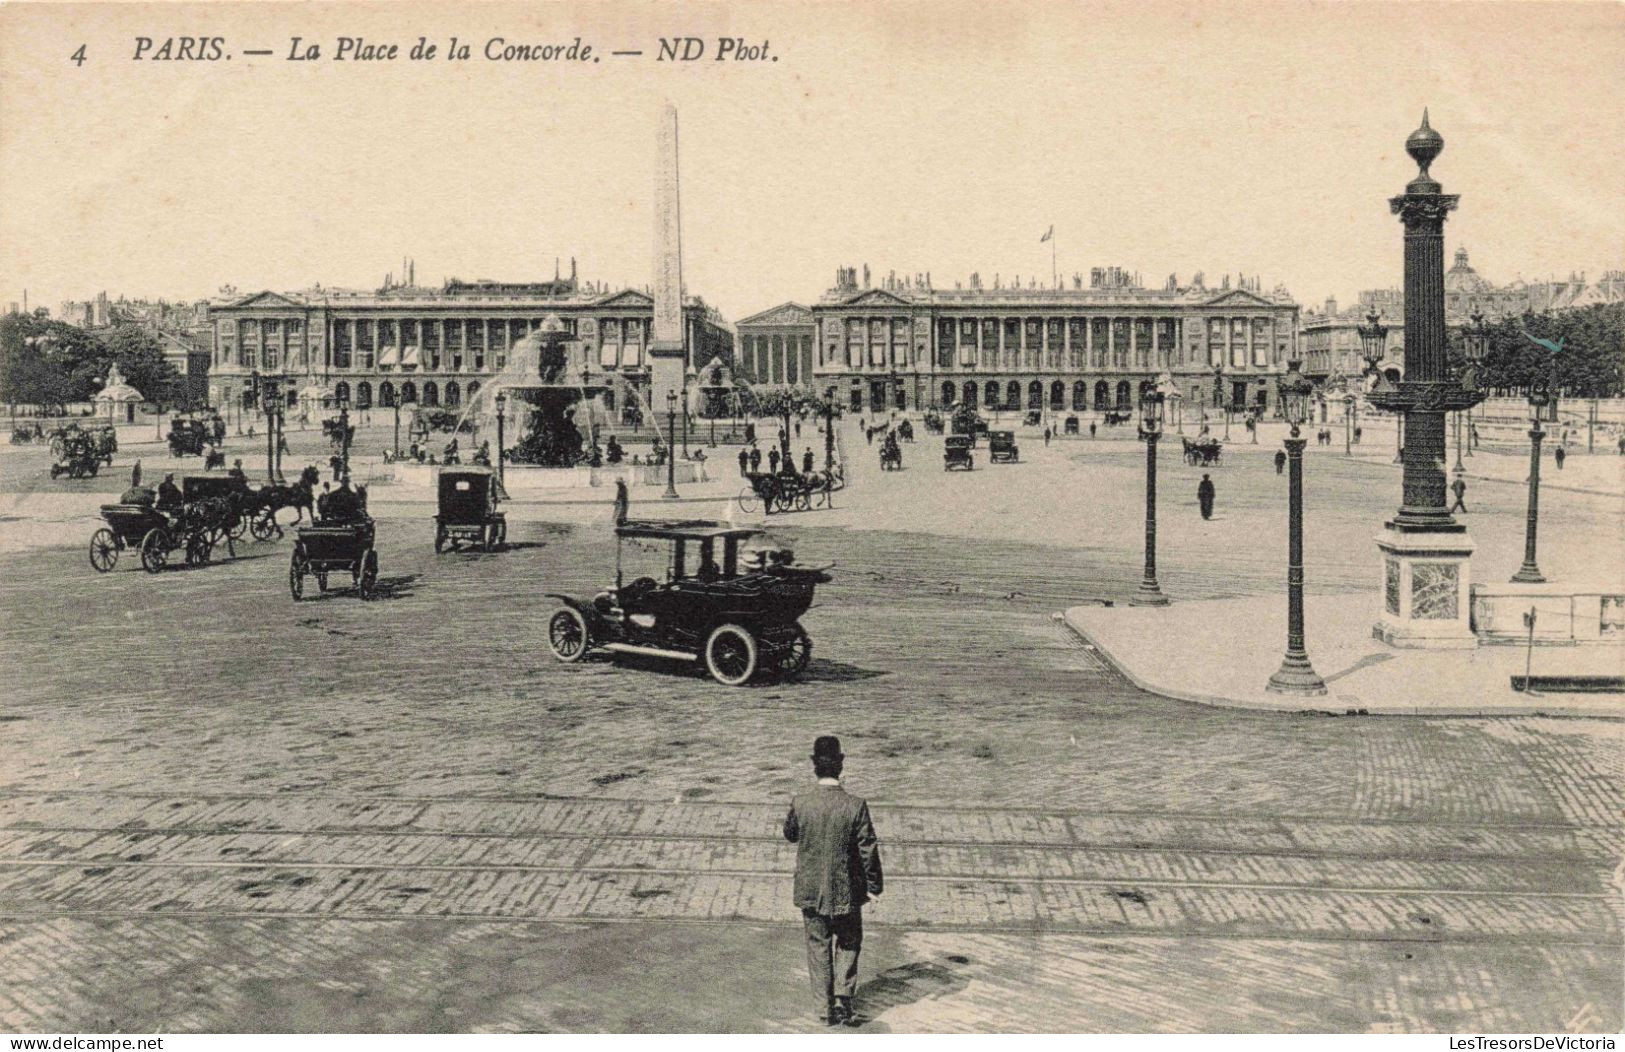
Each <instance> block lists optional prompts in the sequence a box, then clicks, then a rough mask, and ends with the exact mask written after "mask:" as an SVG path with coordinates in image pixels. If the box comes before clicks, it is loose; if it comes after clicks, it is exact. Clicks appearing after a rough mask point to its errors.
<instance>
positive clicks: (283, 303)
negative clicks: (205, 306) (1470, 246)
mask: <svg viewBox="0 0 1625 1052" xmlns="http://www.w3.org/2000/svg"><path fill="white" fill-rule="evenodd" d="M225 306H226V307H229V308H233V309H237V308H242V307H259V308H262V309H263V308H267V307H270V308H287V309H289V310H304V308H305V304H303V303H300V302H299V301H298V300H293V299H289V298H288V297H287V296H284V295H282V294H281V293H279V292H271V291H270V290H266V291H264V292H256V293H254V294H253V295H251V296H244V297H243V298H242V299H240V300H237V301H235V302H233V303H228V304H225ZM215 309H216V310H218V309H220V308H219V307H218V306H216V308H215Z"/></svg>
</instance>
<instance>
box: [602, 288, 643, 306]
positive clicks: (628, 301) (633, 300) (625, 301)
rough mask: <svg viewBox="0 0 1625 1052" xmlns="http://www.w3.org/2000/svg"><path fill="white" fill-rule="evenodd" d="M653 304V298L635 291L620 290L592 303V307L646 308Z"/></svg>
mask: <svg viewBox="0 0 1625 1052" xmlns="http://www.w3.org/2000/svg"><path fill="white" fill-rule="evenodd" d="M653 304H654V297H653V296H645V295H644V294H643V293H641V292H639V291H638V290H637V289H622V290H621V291H620V292H615V293H611V294H610V295H608V296H605V297H604V298H603V299H600V300H595V301H594V306H598V307H648V306H652V305H653Z"/></svg>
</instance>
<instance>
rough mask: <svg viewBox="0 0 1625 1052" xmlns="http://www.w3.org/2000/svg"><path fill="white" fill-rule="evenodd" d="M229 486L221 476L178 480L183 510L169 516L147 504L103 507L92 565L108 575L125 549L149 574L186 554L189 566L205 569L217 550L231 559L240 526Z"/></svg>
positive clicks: (234, 496) (93, 544)
mask: <svg viewBox="0 0 1625 1052" xmlns="http://www.w3.org/2000/svg"><path fill="white" fill-rule="evenodd" d="M231 486H232V482H231V480H230V479H227V478H222V477H220V476H216V475H189V476H187V477H186V478H184V479H183V480H182V494H183V498H182V503H181V506H180V507H179V508H174V509H171V510H170V511H169V512H168V513H166V512H164V511H160V510H158V509H157V508H154V507H153V506H152V505H150V504H103V505H102V521H103V522H104V523H105V525H104V526H102V527H101V528H100V529H98V530H97V531H96V532H95V533H93V534H91V536H90V565H91V566H93V567H94V568H95V569H96V571H97V572H98V573H107V572H108V571H109V570H111V569H113V567H114V566H116V565H117V564H118V557H119V553H120V552H123V551H125V550H127V549H135V550H136V551H138V552H140V554H141V566H142V568H143V569H145V570H146V571H147V572H148V573H157V572H158V571H159V570H162V569H163V568H164V567H165V566H167V565H168V564H169V559H170V555H171V553H173V552H177V551H179V552H184V553H185V555H184V559H185V563H186V565H187V566H202V565H204V564H205V563H207V562H208V561H209V560H210V559H211V558H212V557H213V555H214V550H215V548H216V547H218V546H219V545H220V544H225V546H226V551H227V553H228V554H230V555H233V556H235V555H236V554H237V552H236V548H235V547H234V545H233V544H232V540H233V536H232V530H233V529H234V528H237V536H241V529H240V528H238V527H237V523H239V522H240V521H241V520H240V516H239V504H238V500H237V494H236V493H235V492H234V491H233V490H232V488H230V487H231Z"/></svg>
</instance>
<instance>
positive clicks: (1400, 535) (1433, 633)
mask: <svg viewBox="0 0 1625 1052" xmlns="http://www.w3.org/2000/svg"><path fill="white" fill-rule="evenodd" d="M1377 548H1378V550H1379V551H1381V552H1382V577H1381V581H1382V593H1381V594H1382V612H1381V614H1380V615H1379V616H1378V618H1377V623H1376V625H1375V626H1373V628H1372V630H1371V634H1372V635H1373V636H1375V637H1376V638H1378V639H1380V640H1382V641H1383V642H1384V643H1387V644H1388V645H1389V646H1393V647H1406V648H1413V649H1421V650H1455V649H1463V650H1467V649H1472V648H1473V647H1476V646H1477V645H1478V639H1477V637H1476V636H1474V635H1473V630H1472V621H1471V615H1472V594H1471V588H1472V575H1471V558H1472V554H1473V542H1472V541H1471V540H1470V539H1469V538H1468V537H1467V534H1466V533H1465V532H1463V533H1420V532H1419V533H1407V532H1404V531H1401V530H1396V529H1394V528H1393V527H1392V526H1390V527H1388V528H1387V529H1385V530H1383V532H1381V533H1379V534H1378V535H1377Z"/></svg>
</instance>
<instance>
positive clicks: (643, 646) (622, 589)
mask: <svg viewBox="0 0 1625 1052" xmlns="http://www.w3.org/2000/svg"><path fill="white" fill-rule="evenodd" d="M757 533H758V531H757V530H753V529H750V528H748V527H738V526H730V525H728V524H727V523H722V522H710V521H681V522H679V521H670V522H667V521H649V520H644V521H639V520H632V521H627V520H622V521H621V522H620V523H619V524H618V525H617V526H616V527H615V538H616V551H615V561H616V571H615V587H614V588H612V589H608V590H606V591H603V592H600V593H599V594H598V595H596V596H594V597H593V598H592V599H590V600H582V599H574V598H571V597H570V596H567V595H557V594H553V595H552V598H555V599H558V600H559V601H560V603H561V605H560V606H559V608H558V609H557V610H555V611H554V612H553V614H552V616H550V617H549V618H548V621H547V643H548V646H549V647H550V648H551V649H552V651H553V656H554V657H556V658H558V660H560V661H564V662H574V661H580V660H581V659H582V658H583V657H584V656H586V654H587V652H588V651H589V650H593V649H598V650H606V651H609V652H610V653H614V654H637V655H643V656H647V657H659V658H667V659H670V660H673V661H688V662H704V665H705V668H706V670H707V671H709V672H710V674H711V678H713V679H715V680H716V681H717V682H718V683H721V684H723V685H724V686H730V687H738V686H743V685H744V684H746V683H748V682H750V680H751V678H752V677H753V676H756V675H757V674H758V673H766V674H770V675H772V676H775V677H783V676H794V675H797V674H799V673H800V672H801V671H802V670H804V669H805V668H806V667H807V662H808V661H809V660H810V659H811V657H812V639H811V637H809V636H808V635H807V631H806V629H804V628H802V627H801V621H800V618H801V616H802V615H803V614H804V613H806V612H807V608H808V607H810V606H811V605H812V599H813V590H814V588H815V587H816V586H817V585H820V584H826V583H828V582H829V580H830V577H829V574H828V572H827V571H828V570H829V569H830V567H829V566H821V567H811V566H798V565H796V564H795V562H794V556H793V554H792V553H790V552H789V551H788V550H786V549H782V548H781V549H759V550H757V551H756V552H754V553H752V552H744V553H742V552H741V550H740V547H741V544H742V543H743V542H744V541H746V540H748V539H750V538H751V537H754V536H756V535H757ZM627 541H632V542H639V541H658V542H665V543H666V544H667V545H669V549H668V550H669V553H670V560H669V562H668V563H667V567H666V580H665V583H663V584H662V583H660V582H658V581H656V580H655V579H654V578H653V577H638V578H636V579H635V580H633V581H631V582H630V583H626V584H623V583H622V571H621V557H622V550H621V549H622V546H623V545H624V544H625V542H627ZM691 556H693V557H694V562H692V563H691V562H690V561H689V560H690V557H691Z"/></svg>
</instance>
